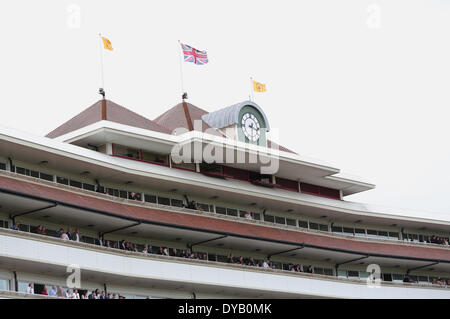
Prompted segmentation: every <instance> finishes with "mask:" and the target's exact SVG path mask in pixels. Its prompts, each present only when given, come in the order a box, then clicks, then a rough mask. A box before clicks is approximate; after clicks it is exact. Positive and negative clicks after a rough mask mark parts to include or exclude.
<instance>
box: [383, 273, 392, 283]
mask: <svg viewBox="0 0 450 319" xmlns="http://www.w3.org/2000/svg"><path fill="white" fill-rule="evenodd" d="M381 276H382V278H383V280H384V281H392V274H381Z"/></svg>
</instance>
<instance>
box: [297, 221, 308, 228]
mask: <svg viewBox="0 0 450 319" xmlns="http://www.w3.org/2000/svg"><path fill="white" fill-rule="evenodd" d="M298 227H301V228H308V222H307V221H304V220H299V221H298Z"/></svg>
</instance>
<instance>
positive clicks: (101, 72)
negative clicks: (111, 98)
mask: <svg viewBox="0 0 450 319" xmlns="http://www.w3.org/2000/svg"><path fill="white" fill-rule="evenodd" d="M98 38H99V40H100V42H99V49H100V75H101V80H102V83H101V85H102V87H101V88H102V89H103V90H105V79H104V75H103V50H102V35H101V33H99V34H98Z"/></svg>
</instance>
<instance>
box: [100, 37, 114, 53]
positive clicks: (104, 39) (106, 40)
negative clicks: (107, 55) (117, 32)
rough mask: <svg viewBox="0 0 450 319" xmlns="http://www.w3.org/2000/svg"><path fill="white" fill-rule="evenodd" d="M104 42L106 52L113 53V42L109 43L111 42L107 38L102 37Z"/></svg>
mask: <svg viewBox="0 0 450 319" xmlns="http://www.w3.org/2000/svg"><path fill="white" fill-rule="evenodd" d="M102 40H103V47H104V48H105V49H106V50H110V51H112V50H113V47H112V44H111V41H109V40H108V39H107V38H105V37H102Z"/></svg>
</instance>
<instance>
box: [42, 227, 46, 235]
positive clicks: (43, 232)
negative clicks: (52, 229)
mask: <svg viewBox="0 0 450 319" xmlns="http://www.w3.org/2000/svg"><path fill="white" fill-rule="evenodd" d="M42 235H47V227H45V226H42Z"/></svg>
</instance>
